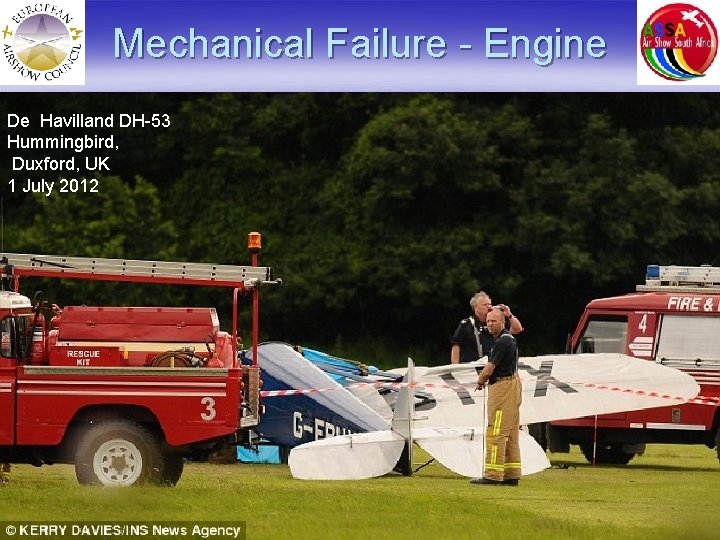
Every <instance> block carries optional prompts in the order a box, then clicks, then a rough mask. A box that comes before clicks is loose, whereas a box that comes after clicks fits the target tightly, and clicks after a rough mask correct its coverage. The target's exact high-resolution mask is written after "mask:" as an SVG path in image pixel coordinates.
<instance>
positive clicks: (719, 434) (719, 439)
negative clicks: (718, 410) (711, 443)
mask: <svg viewBox="0 0 720 540" xmlns="http://www.w3.org/2000/svg"><path fill="white" fill-rule="evenodd" d="M715 451H716V452H717V456H718V461H720V427H718V428H717V431H716V432H715Z"/></svg>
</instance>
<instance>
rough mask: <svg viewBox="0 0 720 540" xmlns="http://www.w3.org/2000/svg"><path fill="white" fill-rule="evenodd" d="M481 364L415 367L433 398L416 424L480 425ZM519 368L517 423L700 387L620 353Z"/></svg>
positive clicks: (664, 401)
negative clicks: (479, 379)
mask: <svg viewBox="0 0 720 540" xmlns="http://www.w3.org/2000/svg"><path fill="white" fill-rule="evenodd" d="M480 369H482V364H480V363H471V364H454V365H448V366H439V367H431V368H421V367H417V368H415V373H416V377H417V385H418V388H421V389H423V390H424V391H425V392H428V393H430V394H432V396H433V398H434V402H432V401H430V402H428V403H426V404H425V405H421V406H419V407H417V412H418V414H420V415H421V416H422V417H423V419H422V420H420V421H419V422H420V423H419V424H418V425H419V426H427V427H437V426H444V427H453V426H460V427H462V426H471V425H476V426H478V425H482V424H483V422H482V420H481V419H482V415H483V393H482V392H479V391H476V390H475V384H476V382H477V374H478V370H480ZM519 373H520V377H521V379H522V385H523V394H522V399H523V403H522V406H521V407H520V421H521V423H522V424H532V423H536V422H549V421H552V420H563V419H569V418H578V417H581V416H589V415H595V414H608V413H616V412H624V411H632V410H639V409H649V408H653V407H662V406H667V405H674V404H678V403H684V402H686V401H688V400H690V399H692V398H693V397H695V396H696V395H697V394H698V392H699V391H700V387H699V386H698V384H697V382H696V381H695V379H693V378H692V377H691V376H690V375H688V374H686V373H683V372H681V371H678V370H676V369H674V368H669V367H666V366H662V365H660V364H655V363H653V362H648V361H647V360H640V359H637V358H632V357H630V356H625V355H622V354H577V355H547V356H536V357H521V358H520V361H519Z"/></svg>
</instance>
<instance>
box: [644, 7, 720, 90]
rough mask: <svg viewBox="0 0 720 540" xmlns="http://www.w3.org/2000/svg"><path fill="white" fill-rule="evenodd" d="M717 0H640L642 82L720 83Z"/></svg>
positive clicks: (654, 83) (656, 83)
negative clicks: (673, 1)
mask: <svg viewBox="0 0 720 540" xmlns="http://www.w3.org/2000/svg"><path fill="white" fill-rule="evenodd" d="M703 4H708V5H705V6H703ZM716 4H718V2H717V0H712V2H709V1H708V0H704V1H695V2H694V3H693V4H685V3H677V4H666V3H663V2H658V1H657V0H638V23H639V26H640V42H639V58H638V62H637V64H638V65H637V83H638V84H642V85H645V84H648V85H649V84H652V85H658V84H661V85H662V84H667V85H672V84H679V83H686V84H693V85H718V84H720V67H719V66H718V63H715V65H713V60H715V56H716V55H717V48H718V33H717V27H716V26H715V24H714V22H713V19H715V20H718V17H717V10H718V8H717V6H716ZM640 58H642V60H641V59H640Z"/></svg>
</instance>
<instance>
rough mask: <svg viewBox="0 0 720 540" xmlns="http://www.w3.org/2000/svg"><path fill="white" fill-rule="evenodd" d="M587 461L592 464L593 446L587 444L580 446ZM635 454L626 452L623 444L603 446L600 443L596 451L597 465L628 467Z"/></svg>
mask: <svg viewBox="0 0 720 540" xmlns="http://www.w3.org/2000/svg"><path fill="white" fill-rule="evenodd" d="M580 450H582V453H583V455H584V456H585V459H587V460H588V463H592V459H593V444H592V443H585V444H581V445H580ZM634 457H635V454H628V453H627V452H624V451H623V449H622V445H621V444H603V443H598V445H597V448H596V450H595V464H597V465H627V464H628V463H630V460H631V459H632V458H634Z"/></svg>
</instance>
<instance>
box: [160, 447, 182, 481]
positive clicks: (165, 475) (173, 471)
mask: <svg viewBox="0 0 720 540" xmlns="http://www.w3.org/2000/svg"><path fill="white" fill-rule="evenodd" d="M184 467H185V458H184V457H182V456H179V455H177V454H165V456H164V463H163V472H162V483H163V485H166V486H171V487H172V486H174V485H175V484H177V483H178V480H180V477H181V476H182V473H183V468H184Z"/></svg>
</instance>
